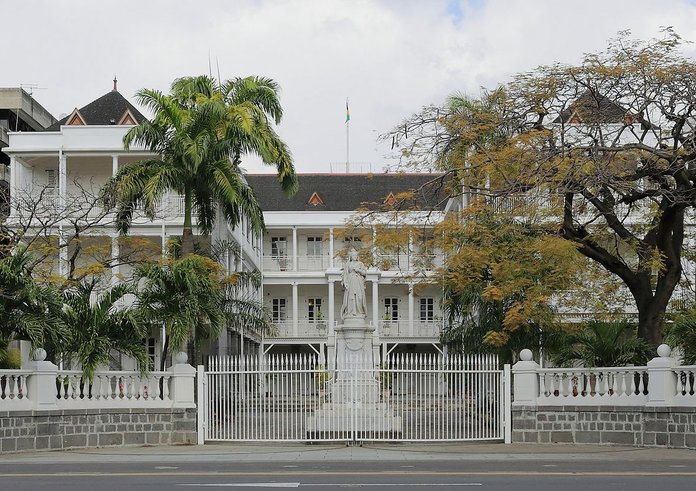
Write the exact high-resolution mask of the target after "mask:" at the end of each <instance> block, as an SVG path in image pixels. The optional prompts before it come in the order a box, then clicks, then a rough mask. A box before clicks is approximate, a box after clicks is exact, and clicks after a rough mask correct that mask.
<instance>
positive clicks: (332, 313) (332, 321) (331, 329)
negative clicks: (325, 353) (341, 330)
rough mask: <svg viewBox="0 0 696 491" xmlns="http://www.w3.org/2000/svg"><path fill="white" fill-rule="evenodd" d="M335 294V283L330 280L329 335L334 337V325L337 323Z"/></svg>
mask: <svg viewBox="0 0 696 491" xmlns="http://www.w3.org/2000/svg"><path fill="white" fill-rule="evenodd" d="M334 297H335V292H334V281H333V280H331V279H330V280H329V317H328V323H329V329H328V333H329V336H332V335H333V334H334V324H335V323H336V311H335V308H336V305H335V304H336V302H335V298H334Z"/></svg>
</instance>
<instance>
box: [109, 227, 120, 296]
mask: <svg viewBox="0 0 696 491" xmlns="http://www.w3.org/2000/svg"><path fill="white" fill-rule="evenodd" d="M119 254H120V250H119V244H118V236H113V237H111V262H112V263H113V264H115V265H114V266H113V267H112V268H111V286H114V285H116V284H117V283H118V282H119V279H118V276H119V273H120V272H121V266H119V265H118V264H116V263H118V257H119Z"/></svg>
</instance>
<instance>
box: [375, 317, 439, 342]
mask: <svg viewBox="0 0 696 491" xmlns="http://www.w3.org/2000/svg"><path fill="white" fill-rule="evenodd" d="M442 326H443V322H442V320H439V319H437V320H432V321H422V320H419V319H415V320H414V321H413V328H412V327H411V323H410V321H408V320H407V319H400V320H396V321H394V320H381V321H380V322H379V334H380V336H382V337H385V338H401V337H409V336H415V337H434V338H437V337H438V336H440V333H441V332H442Z"/></svg>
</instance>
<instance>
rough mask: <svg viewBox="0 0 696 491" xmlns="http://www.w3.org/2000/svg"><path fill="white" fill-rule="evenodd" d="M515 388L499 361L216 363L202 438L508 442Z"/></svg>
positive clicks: (411, 358)
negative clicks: (339, 366) (512, 389)
mask: <svg viewBox="0 0 696 491" xmlns="http://www.w3.org/2000/svg"><path fill="white" fill-rule="evenodd" d="M509 384H510V367H509V365H505V366H504V367H503V369H500V367H499V365H498V360H497V357H495V356H492V355H478V356H476V355H474V356H448V357H443V356H435V355H402V356H394V357H392V358H390V359H388V360H387V361H386V362H384V363H382V364H381V365H380V366H373V365H372V364H364V363H357V364H355V365H354V366H351V367H350V368H347V369H344V370H336V369H332V368H330V367H329V368H326V366H325V365H324V363H323V362H322V360H320V359H318V358H316V357H310V356H267V357H264V358H262V359H258V358H253V357H245V358H240V357H211V358H210V359H209V362H208V369H207V370H204V369H203V367H199V368H198V421H199V426H198V434H199V437H198V438H199V443H203V442H204V441H248V442H261V441H275V442H280V441H287V442H312V441H346V442H357V441H380V440H381V441H475V440H500V441H507V442H509V438H510V386H509Z"/></svg>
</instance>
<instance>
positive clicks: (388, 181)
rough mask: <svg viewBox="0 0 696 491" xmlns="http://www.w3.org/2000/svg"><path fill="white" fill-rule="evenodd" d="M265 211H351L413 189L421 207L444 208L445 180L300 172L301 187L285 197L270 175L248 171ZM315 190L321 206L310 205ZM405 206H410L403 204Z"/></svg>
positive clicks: (440, 176)
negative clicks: (289, 196)
mask: <svg viewBox="0 0 696 491" xmlns="http://www.w3.org/2000/svg"><path fill="white" fill-rule="evenodd" d="M246 179H247V181H248V182H249V184H250V185H251V187H252V188H253V189H254V193H255V194H256V197H257V199H258V200H259V203H260V205H261V209H262V210H264V211H353V210H356V209H359V208H365V207H368V208H371V209H376V208H379V207H380V206H383V203H384V200H385V199H386V198H387V197H388V196H389V193H393V194H394V195H395V196H396V197H397V199H398V198H399V193H404V192H408V191H416V194H415V195H416V196H417V202H418V203H417V206H418V208H420V209H443V208H444V206H445V201H446V196H447V195H446V190H445V187H446V182H445V181H446V179H445V177H444V176H443V174H299V175H298V180H299V184H300V189H299V191H298V192H297V194H295V196H293V197H291V198H288V197H287V196H285V195H284V194H283V192H282V191H281V189H280V184H279V183H278V180H277V179H276V176H275V175H273V174H248V175H247V176H246ZM315 192H316V193H317V194H318V195H319V197H320V198H321V200H322V201H323V202H324V204H323V205H310V204H309V203H308V202H309V199H310V198H311V197H312V194H313V193H315ZM404 206H410V203H409V204H405V205H404Z"/></svg>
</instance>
